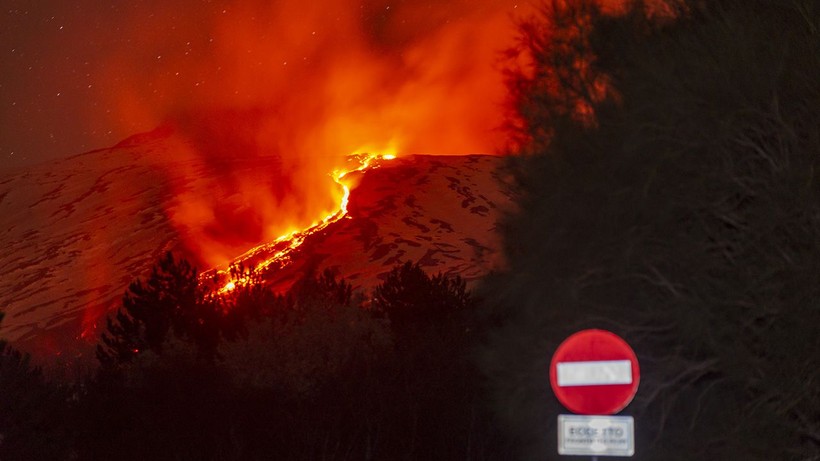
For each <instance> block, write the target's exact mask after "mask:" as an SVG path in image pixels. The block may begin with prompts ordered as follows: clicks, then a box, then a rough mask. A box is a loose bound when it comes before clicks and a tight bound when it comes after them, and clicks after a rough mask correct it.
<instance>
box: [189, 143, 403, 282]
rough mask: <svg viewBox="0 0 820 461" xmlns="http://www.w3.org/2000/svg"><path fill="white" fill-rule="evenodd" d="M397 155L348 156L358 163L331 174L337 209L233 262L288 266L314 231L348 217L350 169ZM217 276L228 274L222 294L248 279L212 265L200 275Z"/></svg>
mask: <svg viewBox="0 0 820 461" xmlns="http://www.w3.org/2000/svg"><path fill="white" fill-rule="evenodd" d="M395 158H396V154H395V153H392V152H391V153H382V154H369V153H357V154H353V155H350V156H349V157H348V161H349V162H354V163H355V164H356V166H355V167H352V168H349V169H337V170H334V171H333V172H332V173H331V174H330V176H331V177H332V178H333V181H334V182H335V183H336V184H337V185H338V186H339V188H340V189H341V191H342V194H341V197H340V199H339V207H338V209H337V210H336V211H334V212H333V213H331V214H329V215H327V216H325V217H324V218H322V219H321V220H318V221H316V222H314V223H313V224H312V225H311V226H309V227H308V228H306V229H303V230H294V231H291V232H289V233H287V234H284V235H281V236H279V237H277V238H276V239H274V240H273V241H272V242H268V243H263V244H262V245H259V246H256V247H254V248H252V249H250V250H248V251H247V252H245V253H243V254H242V255H240V256H238V257H236V258H235V259H234V260H233V262H232V263H231V264H232V265H239V266H242V267H244V268H246V269H251V270H252V271H253V272H259V271H264V270H265V269H267V268H269V267H270V266H272V265H274V264H276V265H278V266H280V267H281V266H285V265H287V264H288V263H289V262H290V255H291V254H292V253H293V251H294V250H296V249H297V248H299V247H300V246H301V245H302V244H303V243H304V241H305V239H306V238H307V237H309V236H310V235H313V234H316V233H317V232H321V231H322V230H324V229H325V228H327V226H329V225H331V224H333V223H335V222H338V221H340V220H342V219H344V218H345V217H346V216H347V205H348V202H349V200H350V187H351V186H350V185H348V184H347V183H346V182H345V181H344V178H346V177H349V176H348V175H349V174H350V173H354V172H361V171H366V170H368V169H372V168H378V167H379V166H380V164H381V161H384V160H393V159H395ZM214 276H219V277H220V278H222V277H227V278H228V281H227V282H225V283H224V285H222V286H221V287H220V288H218V289H217V292H218V293H220V294H222V293H226V292H229V291H232V290H234V289H235V288H236V287H237V285H241V284H243V283H246V282H247V279H246V276H242V275H239V276H238V277H234V276H233V275H232V274H231V273H230V271H229V270H225V269H212V270H210V271H207V272H203V273H202V274H201V275H200V280H201V281H202V282H207V281H208V280H210V279H213V278H214Z"/></svg>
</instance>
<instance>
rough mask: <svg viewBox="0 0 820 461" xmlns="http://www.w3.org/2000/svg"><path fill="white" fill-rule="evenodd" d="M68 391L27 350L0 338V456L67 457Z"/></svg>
mask: <svg viewBox="0 0 820 461" xmlns="http://www.w3.org/2000/svg"><path fill="white" fill-rule="evenodd" d="M2 319H3V312H0V322H1V321H2ZM69 395H70V390H69V388H68V387H67V386H59V385H57V384H54V383H51V382H49V381H47V380H46V379H45V377H44V376H43V372H42V369H40V368H39V367H35V366H33V365H32V364H31V362H30V357H29V356H28V354H23V353H21V352H19V351H17V350H15V349H14V348H12V347H11V346H9V345H8V344H7V343H6V342H5V341H0V459H4V460H5V459H8V460H14V459H21V460H22V459H25V460H32V461H34V460H51V459H68V458H69V457H70V454H71V448H72V435H73V433H72V432H73V428H72V426H71V424H70V422H69V419H70V416H71V408H70V403H69Z"/></svg>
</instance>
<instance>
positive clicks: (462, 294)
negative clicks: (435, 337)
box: [372, 261, 473, 341]
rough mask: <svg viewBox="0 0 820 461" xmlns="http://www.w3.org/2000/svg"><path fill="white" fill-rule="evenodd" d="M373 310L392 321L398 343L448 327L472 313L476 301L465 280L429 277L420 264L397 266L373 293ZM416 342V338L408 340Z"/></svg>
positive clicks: (439, 276)
mask: <svg viewBox="0 0 820 461" xmlns="http://www.w3.org/2000/svg"><path fill="white" fill-rule="evenodd" d="M372 303H373V308H374V309H375V310H376V311H378V312H381V313H383V314H384V315H385V316H386V317H387V319H388V320H390V325H391V328H392V329H393V331H394V333H395V334H396V335H397V337H398V339H400V340H404V339H405V338H406V337H408V335H412V334H414V333H418V331H419V330H423V329H424V330H426V329H433V330H435V329H436V328H437V327H445V326H447V325H449V324H451V323H453V322H454V321H456V319H457V318H458V317H459V316H460V315H461V314H463V313H464V312H466V311H467V310H468V309H470V308H471V307H472V305H473V299H472V297H471V295H470V293H469V292H468V291H467V288H466V284H465V282H464V280H462V279H461V277H458V276H455V277H448V276H446V275H443V274H441V273H439V274H437V275H434V276H432V277H431V276H429V275H427V273H426V272H424V269H422V268H421V266H420V265H419V263H415V264H414V263H412V262H410V261H407V262H405V263H404V264H402V265H400V266H397V267H395V268H393V270H391V271H390V272H389V273H388V274H387V276H386V277H385V280H384V282H382V283H381V284H379V285H378V286H377V287H376V288H375V290H374V291H373V300H372ZM408 340H410V341H412V338H410V339H408Z"/></svg>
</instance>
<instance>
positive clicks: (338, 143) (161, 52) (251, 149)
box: [97, 0, 623, 267]
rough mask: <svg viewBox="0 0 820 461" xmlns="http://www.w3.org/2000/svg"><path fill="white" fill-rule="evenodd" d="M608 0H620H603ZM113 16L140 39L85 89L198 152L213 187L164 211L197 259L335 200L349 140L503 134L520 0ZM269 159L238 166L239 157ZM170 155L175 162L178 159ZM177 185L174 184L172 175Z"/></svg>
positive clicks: (451, 147)
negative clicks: (335, 177) (504, 56)
mask: <svg viewBox="0 0 820 461" xmlns="http://www.w3.org/2000/svg"><path fill="white" fill-rule="evenodd" d="M602 2H603V3H605V4H606V5H608V7H609V8H611V9H612V11H615V10H617V8H614V7H612V5H617V4H621V3H622V2H623V0H617V1H616V0H602ZM120 7H121V8H130V12H129V15H128V16H129V17H130V21H129V22H128V23H127V24H119V25H117V27H118V29H119V30H120V32H121V33H122V34H123V35H124V36H125V37H127V40H128V42H129V43H132V44H134V46H133V49H135V50H138V51H137V52H129V53H123V54H117V55H113V56H110V59H108V61H107V63H106V66H105V68H104V70H101V71H100V72H98V75H99V76H100V80H99V82H98V85H97V86H98V87H100V88H102V91H104V92H105V93H106V94H107V97H108V99H109V100H110V105H111V107H114V108H115V112H116V113H114V114H111V115H106V116H105V117H106V119H107V121H108V122H109V123H111V119H112V118H113V119H114V120H118V121H120V122H121V123H122V124H123V126H127V127H131V128H132V129H133V127H134V126H139V127H142V128H143V129H144V130H149V129H152V128H154V127H155V126H157V125H159V124H161V123H166V124H169V125H171V126H173V128H174V129H175V132H176V137H177V138H179V139H180V140H182V141H183V147H180V149H179V152H178V155H179V156H180V157H181V158H188V157H190V158H197V159H204V160H205V161H206V165H208V167H209V169H210V170H209V171H205V172H202V171H191V172H190V174H191V175H193V176H198V177H203V176H204V177H208V178H211V179H210V180H211V181H212V185H211V187H210V189H211V190H213V194H211V195H208V196H203V195H202V194H193V193H191V192H190V191H188V190H187V189H185V187H180V190H179V191H178V192H177V200H176V202H175V203H174V204H173V206H172V207H171V208H170V209H169V211H168V213H169V216H170V217H171V218H172V221H173V223H174V225H175V226H176V227H177V229H178V230H179V232H180V234H181V235H182V236H183V239H184V240H185V242H186V244H187V246H188V249H189V250H190V253H191V254H189V255H188V256H189V257H190V256H193V257H194V259H195V260H196V261H195V262H196V263H197V264H199V265H207V266H210V267H213V266H217V265H224V264H225V263H227V262H228V261H230V260H231V259H232V258H233V257H234V256H235V255H237V254H240V253H242V252H243V251H245V249H247V248H249V247H253V246H255V245H257V244H259V243H260V242H269V241H272V240H274V239H276V238H278V237H279V236H281V235H284V234H288V233H290V232H292V231H295V230H298V229H304V228H306V227H307V226H310V225H311V224H312V223H314V222H315V220H316V217H317V216H327V215H329V214H332V213H333V212H334V210H336V209H337V207H338V203H339V200H340V199H341V196H340V192H339V189H338V188H337V186H336V184H335V183H334V182H333V181H332V178H330V177H329V176H328V172H332V171H335V170H338V169H340V168H342V167H343V166H344V161H345V158H346V157H347V156H348V155H350V154H355V153H362V152H376V153H380V152H387V151H391V152H399V153H435V154H467V153H490V152H495V151H496V150H497V149H498V148H500V147H504V144H505V134H504V133H503V132H502V131H501V130H500V127H501V126H502V124H503V114H504V111H503V110H502V106H503V103H504V101H505V99H506V89H505V86H504V82H503V77H502V72H501V71H500V69H499V66H500V65H501V62H500V60H499V53H500V52H501V51H502V50H504V49H507V48H509V47H511V46H512V45H513V43H514V41H515V37H516V35H517V30H516V21H515V20H514V19H515V18H521V17H525V16H527V15H529V14H531V13H532V10H533V7H532V5H531V3H530V2H521V3H518V2H515V1H511V0H444V1H440V2H439V1H437V2H431V1H428V0H396V1H387V0H366V1H360V0H357V1H353V0H333V1H324V2H305V1H302V0H280V1H269V0H222V1H213V2H186V1H180V2H168V1H159V0H146V1H145V2H140V3H139V4H138V5H130V6H129V5H122V6H120ZM264 157H275V158H277V159H278V161H279V167H278V168H277V170H276V171H258V172H257V173H256V174H253V175H247V174H245V173H243V174H241V175H240V174H238V173H236V172H235V170H234V167H233V166H232V165H233V163H232V162H234V161H236V160H237V159H241V160H243V161H244V160H246V159H253V158H264ZM175 168H184V166H183V167H180V166H175ZM183 186H184V185H183Z"/></svg>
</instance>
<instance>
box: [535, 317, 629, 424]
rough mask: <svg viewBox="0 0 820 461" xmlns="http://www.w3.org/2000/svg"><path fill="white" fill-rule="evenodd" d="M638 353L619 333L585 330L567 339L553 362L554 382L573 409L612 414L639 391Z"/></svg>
mask: <svg viewBox="0 0 820 461" xmlns="http://www.w3.org/2000/svg"><path fill="white" fill-rule="evenodd" d="M640 377H641V374H640V369H639V368H638V358H637V357H636V356H635V352H634V351H633V350H632V348H631V347H629V344H627V343H626V341H624V340H623V339H621V337H619V336H618V335H616V334H614V333H612V332H609V331H605V330H583V331H579V332H578V333H575V334H574V335H572V336H570V337H569V338H567V339H565V340H564V342H563V343H561V345H560V346H558V349H557V350H556V351H555V354H553V356H552V362H551V363H550V384H551V385H552V391H553V392H555V396H556V397H557V398H558V400H559V401H560V402H561V403H562V404H563V405H564V406H565V407H566V408H567V409H568V410H569V411H571V412H573V413H579V414H582V415H611V414H614V413H617V412H619V411H621V410H623V409H624V408H625V407H626V406H627V405H629V402H631V401H632V398H633V397H634V396H635V392H636V391H637V390H638V383H639V382H640Z"/></svg>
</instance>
